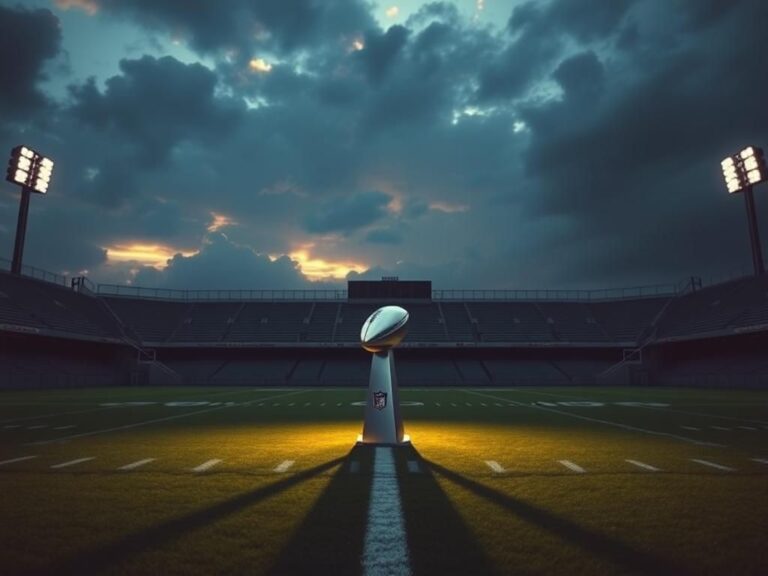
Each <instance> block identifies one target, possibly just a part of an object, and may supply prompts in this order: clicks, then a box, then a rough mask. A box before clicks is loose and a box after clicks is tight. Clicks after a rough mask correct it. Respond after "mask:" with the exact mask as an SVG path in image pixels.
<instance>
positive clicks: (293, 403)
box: [275, 402, 296, 406]
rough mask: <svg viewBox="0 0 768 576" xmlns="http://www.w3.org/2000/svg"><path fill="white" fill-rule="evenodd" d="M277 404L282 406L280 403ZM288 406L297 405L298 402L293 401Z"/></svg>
mask: <svg viewBox="0 0 768 576" xmlns="http://www.w3.org/2000/svg"><path fill="white" fill-rule="evenodd" d="M275 406H280V404H275ZM288 406H296V402H291V403H290V404H288Z"/></svg>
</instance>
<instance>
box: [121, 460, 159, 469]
mask: <svg viewBox="0 0 768 576" xmlns="http://www.w3.org/2000/svg"><path fill="white" fill-rule="evenodd" d="M155 460H156V459H155V458H144V460H137V461H136V462H131V463H130V464H126V465H125V466H121V467H120V468H118V470H135V469H136V468H140V467H141V466H144V465H145V464H149V463H150V462H154V461H155Z"/></svg>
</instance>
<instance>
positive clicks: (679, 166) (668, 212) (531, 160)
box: [524, 1, 768, 278]
mask: <svg viewBox="0 0 768 576" xmlns="http://www.w3.org/2000/svg"><path fill="white" fill-rule="evenodd" d="M733 4H734V6H735V7H734V8H732V9H730V10H723V11H719V12H718V14H719V15H720V16H721V19H719V20H713V19H712V18H711V17H705V16H707V15H711V12H709V11H708V10H706V9H705V8H706V7H703V6H702V5H701V4H698V3H696V2H680V3H678V7H679V11H678V12H676V13H674V15H675V16H676V17H675V18H674V19H670V20H669V22H667V23H665V25H664V26H659V27H658V28H656V27H655V26H654V23H653V22H649V21H648V19H644V20H643V13H642V12H637V13H636V14H635V17H636V18H637V19H639V20H641V24H642V28H639V30H644V31H645V32H644V33H643V32H638V35H637V38H636V39H635V42H634V44H633V47H632V48H630V49H628V52H626V53H624V54H623V55H622V56H614V58H615V60H614V61H613V63H612V65H610V66H608V67H607V68H604V67H603V66H602V65H601V64H600V62H599V61H598V59H597V58H596V57H595V55H594V54H592V53H589V52H586V53H582V54H581V55H577V56H574V57H571V58H569V59H567V60H565V61H563V62H562V63H561V64H560V65H559V67H558V68H557V69H556V71H555V72H554V74H553V77H554V78H555V79H556V80H557V81H558V83H559V84H560V85H561V86H562V88H563V90H564V97H563V99H562V100H561V101H560V102H557V103H554V104H550V105H547V106H544V107H538V108H535V107H534V108H531V109H530V110H528V111H527V112H525V113H524V116H525V118H526V120H527V121H528V122H529V124H530V126H531V128H532V134H533V136H532V140H531V147H530V148H529V150H528V153H527V154H526V160H527V162H526V169H527V172H528V175H529V177H530V178H531V179H532V180H533V181H534V182H535V183H536V184H535V185H536V186H537V188H538V190H539V193H538V194H537V196H536V202H535V203H534V204H532V205H530V206H529V207H530V208H531V209H532V210H533V212H532V213H539V214H540V213H542V211H543V212H544V213H548V214H560V215H565V216H567V217H568V218H569V219H570V221H571V222H572V223H573V228H572V229H571V232H570V234H571V235H570V236H569V237H568V238H567V239H566V241H567V242H571V241H580V242H584V243H585V247H584V249H583V250H582V251H581V252H580V254H581V255H580V256H578V257H576V258H571V259H568V261H569V262H570V263H571V264H572V265H574V266H575V267H578V266H582V267H584V266H588V268H589V269H590V271H591V273H592V275H593V276H598V275H601V276H603V277H606V276H609V275H612V276H613V277H620V276H622V277H627V278H629V277H632V276H633V275H634V276H638V277H641V278H643V277H645V278H649V277H657V278H660V277H667V278H668V277H670V276H673V275H674V274H675V271H676V270H678V271H682V270H692V269H693V270H695V269H699V270H710V269H714V268H717V267H718V266H720V267H721V268H722V267H725V266H728V267H729V268H732V269H733V268H739V267H740V265H739V263H738V262H734V264H726V263H727V262H728V261H729V260H730V259H733V257H734V255H744V254H745V252H744V250H743V246H741V247H740V245H741V244H742V242H740V240H741V238H740V236H739V234H740V232H741V231H740V230H739V227H740V224H739V223H738V222H737V218H735V215H736V213H737V212H738V211H740V210H741V206H740V203H739V206H736V205H735V204H734V203H733V202H731V200H733V199H732V198H728V197H727V194H724V192H723V190H722V183H721V181H720V179H721V177H720V174H719V161H720V159H721V158H722V157H723V156H725V155H726V154H728V153H733V152H735V151H737V150H738V149H740V147H741V146H743V145H744V144H747V143H751V142H764V141H766V139H768V116H766V115H765V114H760V113H757V114H756V112H757V111H759V110H762V109H764V102H765V101H766V98H768V79H766V77H765V75H757V76H756V75H755V74H754V73H753V69H752V68H751V67H750V66H749V65H745V63H746V62H749V61H750V60H752V58H754V55H755V54H761V53H764V52H765V50H766V48H768V42H766V40H765V35H764V34H763V33H762V31H761V30H760V26H759V25H758V24H756V23H757V22H763V21H766V19H768V6H766V4H764V3H760V2H750V1H744V2H741V3H733ZM737 4H738V5H737ZM644 8H645V7H644ZM710 9H713V8H712V5H710ZM672 22H674V24H675V26H670V23H672ZM648 37H651V38H654V40H657V39H659V38H662V39H664V38H665V37H666V41H667V46H668V47H669V49H668V50H666V51H665V52H663V53H662V52H649V44H648ZM651 64H652V65H651ZM626 71H630V72H629V73H627V72H626ZM745 86H749V89H746V90H744V89H741V87H745ZM736 87H739V88H736ZM734 231H736V234H735V235H734V233H733V232H734ZM599 238H602V239H603V240H604V242H603V243H600V242H597V241H596V240H597V239H599ZM633 240H634V241H633ZM729 255H730V256H729ZM570 272H571V273H576V271H575V270H571V271H570ZM677 274H678V275H682V274H681V272H677Z"/></svg>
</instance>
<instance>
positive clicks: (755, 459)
mask: <svg viewBox="0 0 768 576" xmlns="http://www.w3.org/2000/svg"><path fill="white" fill-rule="evenodd" d="M752 462H759V463H760V464H768V460H766V459H765V458H752Z"/></svg>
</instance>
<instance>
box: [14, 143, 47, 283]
mask: <svg viewBox="0 0 768 576" xmlns="http://www.w3.org/2000/svg"><path fill="white" fill-rule="evenodd" d="M52 174H53V160H51V159H50V158H46V157H45V156H43V155H41V154H39V153H37V152H35V151H34V150H32V149H31V148H28V147H27V146H16V148H14V149H13V150H11V159H10V160H9V161H8V171H7V173H6V176H5V179H6V180H8V182H10V183H12V184H16V185H18V186H21V201H20V202H19V219H18V220H17V221H16V242H15V243H14V245H13V262H12V264H11V273H13V274H21V260H22V258H23V256H24V238H25V236H26V234H27V216H28V215H29V198H30V196H31V195H32V193H33V192H35V193H37V194H46V193H47V192H48V184H50V182H51V175H52Z"/></svg>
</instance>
